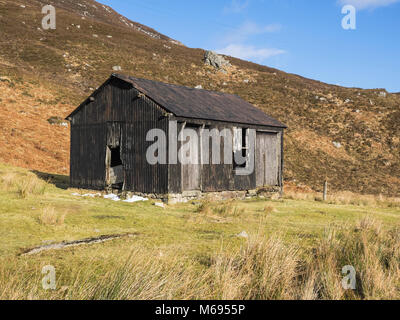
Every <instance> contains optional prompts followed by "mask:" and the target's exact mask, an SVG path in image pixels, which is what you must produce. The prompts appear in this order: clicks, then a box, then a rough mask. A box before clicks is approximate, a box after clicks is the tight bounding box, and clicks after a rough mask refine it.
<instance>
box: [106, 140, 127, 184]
mask: <svg viewBox="0 0 400 320" xmlns="http://www.w3.org/2000/svg"><path fill="white" fill-rule="evenodd" d="M108 150H109V151H108V155H109V160H108V161H109V162H108V163H109V167H108V185H109V186H112V187H113V188H115V189H120V190H122V189H123V187H124V181H125V174H124V167H123V162H122V159H121V148H120V146H116V147H114V148H113V147H108Z"/></svg>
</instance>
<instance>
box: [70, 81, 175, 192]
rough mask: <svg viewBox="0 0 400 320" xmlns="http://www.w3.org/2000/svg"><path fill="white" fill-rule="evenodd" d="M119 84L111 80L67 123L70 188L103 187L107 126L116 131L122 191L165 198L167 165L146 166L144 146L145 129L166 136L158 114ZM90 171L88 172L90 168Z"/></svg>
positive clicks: (165, 121)
mask: <svg viewBox="0 0 400 320" xmlns="http://www.w3.org/2000/svg"><path fill="white" fill-rule="evenodd" d="M137 93H138V92H137V91H136V90H135V89H134V88H132V86H131V85H130V84H127V83H125V82H123V81H121V80H119V79H111V80H109V81H108V82H107V83H106V84H104V86H103V87H102V88H101V89H100V90H99V91H98V92H97V94H96V96H95V100H94V101H93V102H90V101H88V103H86V104H85V105H84V106H83V107H82V108H81V109H80V111H79V112H77V113H76V114H75V115H74V116H73V118H72V120H71V184H72V185H73V186H74V187H87V188H96V189H98V188H104V187H105V172H106V165H105V155H106V148H107V123H119V125H120V128H121V141H120V146H121V159H122V161H123V167H124V171H125V184H124V187H125V190H129V191H135V192H143V193H157V194H165V193H167V192H168V165H166V164H165V165H160V164H157V165H150V164H149V163H148V162H147V160H146V151H147V149H148V147H149V146H150V145H152V144H153V142H147V141H146V134H147V132H148V131H149V130H151V129H161V130H162V131H163V132H165V134H166V136H168V119H167V118H165V117H164V111H163V110H162V109H161V108H159V107H158V106H157V105H156V104H155V103H153V102H152V101H151V100H149V99H148V98H145V97H138V96H137ZM93 167H94V168H93Z"/></svg>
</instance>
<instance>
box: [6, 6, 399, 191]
mask: <svg viewBox="0 0 400 320" xmlns="http://www.w3.org/2000/svg"><path fill="white" fill-rule="evenodd" d="M20 2H21V3H24V4H25V5H26V7H25V8H21V7H20V6H19V3H18V4H17V3H15V2H11V1H8V0H7V1H6V0H1V1H0V29H1V30H2V32H1V33H0V43H1V45H0V76H6V77H9V78H10V79H11V83H9V82H8V81H0V89H1V90H0V103H1V104H2V113H1V115H0V124H1V127H0V142H1V143H0V160H1V161H3V162H7V163H10V164H13V165H18V166H24V167H26V168H33V169H37V170H41V171H46V172H57V173H63V174H66V173H68V149H69V135H68V133H67V130H66V129H65V128H59V127H57V126H50V125H49V124H47V122H46V119H47V118H48V117H49V116H62V117H63V116H66V115H67V114H68V113H69V112H70V111H72V110H73V109H74V108H75V107H76V106H77V105H78V104H79V102H80V101H82V100H83V98H85V97H87V96H88V95H89V94H90V93H91V92H92V90H93V88H96V87H97V86H99V85H100V84H101V83H102V82H103V81H104V80H105V79H106V78H107V77H108V76H109V74H110V73H111V72H112V67H113V66H115V65H120V66H121V67H122V68H123V72H124V73H127V74H132V75H135V76H137V77H143V78H149V79H155V80H160V81H165V82H170V83H177V84H182V85H188V86H192V87H193V86H196V85H199V84H201V85H202V86H203V87H204V88H206V89H211V90H219V91H226V92H230V93H235V94H238V95H240V96H241V97H243V98H244V99H246V100H248V101H250V102H252V103H253V104H255V105H256V106H258V107H259V108H261V109H262V110H264V111H265V112H267V113H269V114H271V115H273V116H275V117H276V118H278V119H279V120H281V121H283V122H285V123H286V124H288V125H289V130H288V132H287V136H286V137H287V139H286V145H285V151H286V154H285V160H286V172H285V176H286V178H287V180H291V181H295V182H296V183H300V184H305V185H308V186H311V187H312V188H314V189H317V190H318V189H320V187H321V186H322V183H323V181H324V179H326V178H328V179H329V180H330V182H331V186H332V188H334V189H335V190H352V191H355V192H361V193H380V192H382V193H386V194H391V195H398V194H399V188H400V187H399V186H400V158H399V157H400V156H399V155H400V139H399V136H400V122H399V118H400V110H399V104H400V96H399V95H395V94H388V95H387V97H386V98H384V97H381V96H379V92H381V91H382V90H360V89H348V88H342V87H337V86H332V85H327V84H324V83H320V82H318V81H313V80H309V79H304V78H302V77H299V76H296V75H291V74H287V73H284V72H280V71H278V70H274V69H271V68H268V67H264V66H259V65H256V64H253V63H249V62H245V61H241V60H238V59H233V58H230V60H231V62H232V63H233V65H234V68H232V69H231V70H230V71H229V72H228V74H226V75H223V74H220V73H217V72H216V71H215V70H213V69H211V68H208V67H205V66H204V64H203V63H202V57H203V55H204V51H203V50H200V49H191V48H187V47H184V46H181V45H176V44H174V43H172V42H171V41H170V39H168V38H167V37H165V36H162V35H160V37H161V38H162V39H153V38H151V37H149V36H147V35H146V34H144V33H143V32H141V31H137V30H135V29H134V28H133V27H132V26H130V25H129V23H130V22H129V23H128V25H127V24H125V23H124V22H123V21H122V20H121V16H119V15H118V14H116V13H115V12H113V11H110V10H109V9H105V8H103V7H102V6H101V5H99V4H98V3H96V2H94V1H91V0H90V1H89V0H87V1H80V3H81V4H82V5H84V6H86V7H81V6H79V5H78V4H77V3H76V2H75V1H64V2H59V1H54V3H55V5H56V7H57V30H54V31H43V30H38V27H40V21H41V18H42V15H41V14H40V8H41V7H40V6H39V2H38V1H20ZM93 6H95V7H93ZM83 11H88V12H89V13H90V17H89V16H87V17H85V19H82V15H83ZM122 19H123V18H122ZM77 25H79V26H80V28H78V27H77ZM153 32H154V31H153ZM93 35H97V37H94V36H93ZM108 36H112V37H111V38H110V37H108ZM244 80H250V82H249V83H246V82H244ZM316 96H318V97H323V98H324V99H325V100H323V101H322V100H320V99H316ZM347 99H349V100H350V101H348V102H346V100H347ZM333 142H340V143H341V144H342V148H340V149H336V148H335V147H334V146H333ZM14 146H17V147H14Z"/></svg>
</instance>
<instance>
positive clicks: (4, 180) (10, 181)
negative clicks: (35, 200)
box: [0, 171, 47, 199]
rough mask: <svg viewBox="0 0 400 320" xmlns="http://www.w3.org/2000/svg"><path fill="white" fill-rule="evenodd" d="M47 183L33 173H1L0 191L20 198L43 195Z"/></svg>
mask: <svg viewBox="0 0 400 320" xmlns="http://www.w3.org/2000/svg"><path fill="white" fill-rule="evenodd" d="M46 188H47V183H46V182H45V181H43V180H41V179H39V178H38V177H37V176H36V175H35V174H34V173H32V172H27V171H24V172H18V171H10V172H6V171H0V190H3V191H11V192H14V193H16V194H17V195H18V196H19V197H20V198H23V199H25V198H27V197H29V196H31V195H33V196H36V195H43V194H44V193H45V192H46Z"/></svg>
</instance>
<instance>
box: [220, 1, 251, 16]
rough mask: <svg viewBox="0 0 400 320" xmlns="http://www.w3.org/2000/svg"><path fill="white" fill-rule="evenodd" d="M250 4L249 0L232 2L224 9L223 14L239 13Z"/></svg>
mask: <svg viewBox="0 0 400 320" xmlns="http://www.w3.org/2000/svg"><path fill="white" fill-rule="evenodd" d="M249 4H250V0H244V1H242V0H232V1H231V3H230V4H229V5H227V6H226V7H224V13H226V14H227V13H241V12H242V11H243V10H245V9H246V8H247V7H248V6H249Z"/></svg>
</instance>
